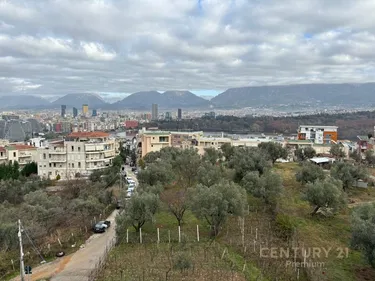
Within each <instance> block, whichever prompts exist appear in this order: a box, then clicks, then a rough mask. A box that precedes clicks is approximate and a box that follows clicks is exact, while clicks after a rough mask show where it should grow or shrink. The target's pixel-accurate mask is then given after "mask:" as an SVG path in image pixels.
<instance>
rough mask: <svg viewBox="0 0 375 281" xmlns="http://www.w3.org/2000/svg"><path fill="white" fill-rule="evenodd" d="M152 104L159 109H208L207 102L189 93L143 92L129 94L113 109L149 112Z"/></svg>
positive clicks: (115, 104) (114, 105)
mask: <svg viewBox="0 0 375 281" xmlns="http://www.w3.org/2000/svg"><path fill="white" fill-rule="evenodd" d="M153 103H156V104H158V105H159V108H177V107H182V108H201V107H209V104H210V103H209V101H207V100H205V99H203V98H201V97H198V96H196V95H194V94H193V93H191V92H189V91H166V92H164V93H159V92H157V91H144V92H137V93H134V94H131V95H130V96H128V97H126V98H124V99H123V100H121V101H118V102H116V103H114V104H113V105H112V106H111V107H112V108H113V109H121V108H131V109H147V110H150V108H151V106H152V104H153Z"/></svg>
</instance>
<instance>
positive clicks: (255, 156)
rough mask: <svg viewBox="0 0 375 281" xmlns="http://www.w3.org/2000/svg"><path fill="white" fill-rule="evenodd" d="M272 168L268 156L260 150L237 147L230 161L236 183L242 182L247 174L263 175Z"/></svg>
mask: <svg viewBox="0 0 375 281" xmlns="http://www.w3.org/2000/svg"><path fill="white" fill-rule="evenodd" d="M270 167H271V163H270V161H268V159H267V156H266V155H264V153H262V151H261V150H260V149H259V148H254V147H252V148H250V147H236V148H235V150H234V155H233V156H232V158H231V160H230V161H229V168H232V169H233V170H234V171H235V181H236V182H240V181H241V180H242V178H243V177H244V176H245V175H246V173H247V172H250V171H257V172H259V174H260V175H262V174H263V173H264V172H265V171H266V170H267V169H268V168H270Z"/></svg>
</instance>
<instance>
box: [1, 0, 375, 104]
mask: <svg viewBox="0 0 375 281" xmlns="http://www.w3.org/2000/svg"><path fill="white" fill-rule="evenodd" d="M373 11H375V1H374V0H361V1H359V0H330V1H327V0H298V1H296V0H282V1H280V0H273V1H272V0H136V1H134V0H0V95H10V94H11V95H13V94H33V95H41V96H44V97H47V98H48V99H53V97H54V96H55V97H56V96H61V95H64V94H67V93H82V92H93V93H99V94H100V95H101V96H102V97H104V98H105V99H107V100H109V99H111V100H113V99H120V98H123V97H124V96H126V95H129V94H130V93H134V92H137V91H144V90H158V91H165V90H191V91H192V92H194V93H196V94H198V95H202V96H214V95H216V94H218V93H220V92H222V91H224V90H226V89H227V88H233V87H243V86H252V85H278V84H294V83H341V82H349V83H355V82H368V81H374V80H375V76H374V74H375V52H374V50H375V21H374V20H373Z"/></svg>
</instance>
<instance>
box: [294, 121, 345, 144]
mask: <svg viewBox="0 0 375 281" xmlns="http://www.w3.org/2000/svg"><path fill="white" fill-rule="evenodd" d="M337 129H338V127H336V126H311V125H301V126H299V128H298V140H309V141H311V142H313V143H316V144H331V143H332V142H334V143H336V142H337Z"/></svg>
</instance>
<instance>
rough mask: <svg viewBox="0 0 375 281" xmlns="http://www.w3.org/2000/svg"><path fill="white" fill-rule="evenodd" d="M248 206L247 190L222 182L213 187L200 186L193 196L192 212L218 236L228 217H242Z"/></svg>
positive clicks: (213, 234) (193, 192)
mask: <svg viewBox="0 0 375 281" xmlns="http://www.w3.org/2000/svg"><path fill="white" fill-rule="evenodd" d="M245 206H246V192H245V190H244V189H243V188H242V187H240V186H238V185H237V184H235V183H233V182H225V181H222V182H220V183H218V184H215V185H213V186H211V187H207V186H204V185H198V186H197V188H196V189H195V190H193V191H192V195H191V205H190V207H191V210H192V211H193V213H194V214H195V215H196V216H197V217H199V218H203V219H205V220H206V221H207V223H208V224H209V225H210V226H211V235H212V236H217V235H218V234H219V231H220V229H221V226H222V225H223V223H224V222H225V221H226V219H227V217H228V215H236V216H241V215H243V214H244V210H245Z"/></svg>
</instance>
